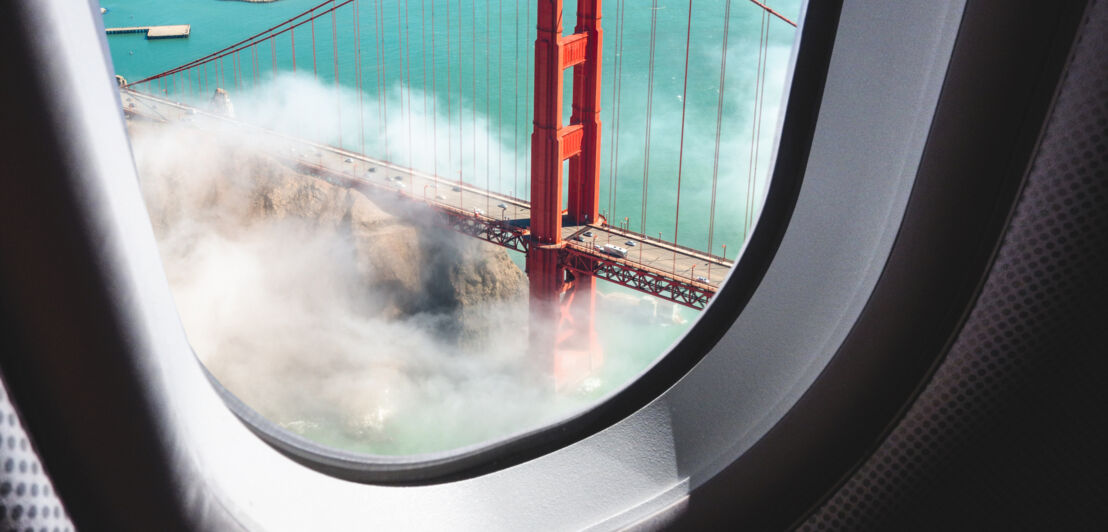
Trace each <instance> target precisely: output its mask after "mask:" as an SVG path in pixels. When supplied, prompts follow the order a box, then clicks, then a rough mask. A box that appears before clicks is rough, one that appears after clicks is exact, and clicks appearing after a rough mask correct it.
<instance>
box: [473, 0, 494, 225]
mask: <svg viewBox="0 0 1108 532" xmlns="http://www.w3.org/2000/svg"><path fill="white" fill-rule="evenodd" d="M476 5H477V3H476V2H474V9H476ZM491 21H492V13H491V12H490V11H489V6H488V2H486V3H485V116H489V115H490V113H489V91H490V89H491V88H492V87H491V86H490V85H489V78H490V75H489V55H491V54H490V51H489V45H490V42H489V41H490V39H489V34H490V32H491V31H492V29H491V28H490V27H489V23H490V22H491ZM473 38H474V39H476V38H477V29H476V28H474V31H473ZM474 48H476V46H475V47H474ZM476 52H477V50H476V49H475V50H474V53H476ZM476 79H477V76H474V83H475V84H476ZM473 127H475V128H476V127H477V118H476V113H475V114H474V119H473ZM491 134H492V127H491V124H486V125H485V214H488V213H490V212H492V209H491V205H492V199H491V196H489V186H490V181H491V180H490V178H489V172H490V171H491V170H492V165H491V164H489V155H490V151H489V144H490V141H491V140H492V139H491V138H490V135H491ZM475 146H476V145H475Z"/></svg>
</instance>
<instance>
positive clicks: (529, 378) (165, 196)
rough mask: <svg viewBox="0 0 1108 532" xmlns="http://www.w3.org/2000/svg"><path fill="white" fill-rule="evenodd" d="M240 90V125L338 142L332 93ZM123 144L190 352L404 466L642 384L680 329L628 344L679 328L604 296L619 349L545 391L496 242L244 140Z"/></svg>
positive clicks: (287, 409) (636, 302)
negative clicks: (635, 381) (597, 367)
mask: <svg viewBox="0 0 1108 532" xmlns="http://www.w3.org/2000/svg"><path fill="white" fill-rule="evenodd" d="M235 96H236V95H235V94H232V100H233V103H234V105H235V107H236V112H237V114H238V116H239V117H240V118H244V119H245V118H246V117H254V118H260V119H261V120H260V121H261V122H262V124H263V125H265V126H267V127H269V128H272V129H276V130H279V131H284V132H287V133H290V134H293V133H295V132H297V131H303V132H307V133H308V134H309V135H310V136H311V135H314V136H316V138H317V139H318V140H321V141H330V140H331V139H330V138H329V137H328V134H327V131H328V127H327V126H328V125H330V126H335V129H331V131H337V125H338V124H337V122H336V123H328V122H327V118H326V117H327V116H328V113H326V112H325V110H327V109H331V108H332V107H331V106H333V105H334V104H335V100H334V89H333V88H327V87H322V86H319V85H316V84H315V82H314V81H312V80H310V79H305V78H291V77H287V78H284V79H281V80H279V81H278V82H277V83H275V84H274V85H273V86H271V87H266V88H259V90H258V91H257V92H256V93H255V94H252V95H250V98H247V97H246V96H242V97H241V98H238V99H236V97H235ZM328 96H330V98H328ZM341 96H342V97H343V99H344V101H349V100H351V99H352V95H350V94H345V95H341ZM328 100H329V101H328ZM321 102H322V103H321ZM369 105H370V104H369V103H367V107H368V106H369ZM372 105H376V103H375V102H373V103H372ZM330 116H337V115H333V114H332V115H330ZM267 121H268V122H267ZM321 122H322V123H323V125H322V126H321V125H320V123H321ZM425 125H426V124H423V126H425ZM423 126H420V125H417V126H416V127H414V128H413V133H415V132H423V131H425V129H426V128H425V127H423ZM355 131H356V130H355ZM131 133H132V148H133V151H134V155H135V159H136V164H137V167H138V170H139V175H140V180H141V185H142V189H143V193H144V196H145V198H146V201H147V206H148V210H149V211H150V216H151V221H152V223H153V225H154V227H155V232H156V234H157V236H158V239H159V247H160V251H161V254H162V259H163V263H164V265H165V269H166V274H167V276H168V279H169V281H170V285H171V288H172V290H173V293H174V297H175V299H176V303H177V306H178V310H179V312H180V315H181V319H182V322H183V325H184V328H185V330H186V332H187V334H188V337H189V340H190V342H191V345H192V346H193V349H194V351H195V352H196V354H197V356H198V357H199V358H200V360H201V361H202V362H203V363H204V364H205V365H206V366H207V367H208V368H209V369H210V370H211V372H212V373H213V374H214V375H215V376H216V378H217V379H219V381H220V382H221V383H222V384H223V385H224V386H225V387H227V388H228V389H229V390H230V391H231V392H232V393H234V394H235V395H237V396H238V397H239V398H241V399H242V400H243V401H244V402H245V403H246V404H247V405H249V406H250V407H252V408H254V409H255V410H257V411H259V412H260V413H261V414H263V415H264V416H266V417H267V418H269V419H271V420H273V421H275V422H276V423H278V424H279V425H281V426H282V427H285V428H286V429H288V430H291V431H293V432H296V433H299V434H301V435H304V436H306V437H308V438H311V439H313V440H316V441H319V442H321V443H325V444H330V445H334V446H337V447H341V448H344V449H350V450H357V451H363V452H369V453H378V454H411V453H423V452H433V451H441V450H447V449H451V448H456V447H459V446H463V445H467V444H473V443H478V442H481V441H485V440H488V439H491V438H495V437H499V436H505V435H508V434H511V433H515V432H519V431H523V430H528V429H531V428H535V427H537V426H539V425H541V424H544V423H546V422H548V421H551V420H553V419H555V418H557V417H559V416H563V415H566V414H567V413H569V412H571V411H574V410H575V409H580V408H583V407H585V406H586V405H588V404H589V403H591V402H592V401H594V400H596V399H597V398H599V397H600V396H602V395H603V394H604V393H607V392H609V391H611V390H612V389H614V388H615V387H618V386H620V385H622V384H623V383H625V382H626V381H627V380H628V379H629V378H631V377H633V376H634V375H637V374H638V373H640V372H641V371H642V370H643V369H644V367H645V366H646V365H647V364H649V362H650V361H651V360H653V359H654V358H655V357H656V356H657V355H658V354H660V348H659V347H660V346H664V345H668V343H669V342H670V341H672V340H673V338H674V337H675V336H676V334H678V333H679V331H680V329H681V328H680V327H670V328H669V329H668V330H664V331H663V332H662V333H658V332H657V331H655V332H652V333H649V334H642V333H641V332H639V333H635V331H637V330H638V331H641V326H642V325H643V324H644V323H645V324H651V323H654V324H658V323H660V324H662V325H665V326H668V325H671V324H673V316H674V315H675V314H674V313H673V312H672V310H671V309H672V305H671V304H669V303H661V304H659V303H658V302H654V301H643V300H642V299H641V298H639V297H628V296H612V297H607V298H606V297H604V296H601V298H600V299H601V301H600V303H599V304H598V306H599V307H600V309H602V312H603V313H604V320H605V322H604V323H605V329H606V330H607V331H608V332H609V333H611V334H617V335H619V337H620V341H621V342H622V345H623V347H622V348H621V349H618V350H615V351H612V352H609V353H606V354H605V357H606V361H605V371H602V372H599V373H597V374H595V375H593V376H592V377H591V378H590V379H587V380H586V381H583V382H579V383H575V385H573V386H569V387H567V388H566V389H564V390H559V391H557V392H555V391H554V390H553V387H552V385H551V383H552V380H551V376H550V371H551V363H550V361H549V360H539V359H537V358H536V357H535V356H534V355H533V354H531V353H528V350H527V338H528V336H527V330H528V327H529V326H530V323H529V320H528V311H527V308H528V307H527V296H526V281H525V279H524V278H523V274H522V273H521V272H519V271H518V268H517V267H516V266H514V265H513V264H511V262H510V261H509V260H508V259H507V257H506V255H505V252H504V251H502V250H501V249H500V248H497V247H495V246H492V245H491V244H487V243H481V242H479V241H477V240H475V239H472V238H469V237H464V236H460V235H455V234H454V233H452V232H450V231H448V230H445V229H442V228H440V227H436V226H433V225H432V224H431V222H430V221H429V216H428V214H427V213H426V212H425V211H423V210H421V209H418V208H409V207H403V206H402V204H401V203H399V202H396V201H395V200H392V201H389V200H385V201H382V198H370V199H369V201H367V200H366V198H365V197H363V196H362V195H361V194H360V193H358V192H351V191H349V190H346V189H344V188H342V187H338V186H333V185H328V184H326V183H324V182H322V181H321V180H319V179H314V178H308V177H295V176H293V174H292V172H290V170H289V169H288V168H286V167H284V166H282V165H281V164H280V163H279V162H278V161H277V160H276V159H274V158H273V157H272V152H274V150H275V149H286V148H284V147H282V146H275V145H273V143H272V142H270V141H268V140H266V137H265V136H264V135H259V134H258V133H257V132H256V131H245V130H243V129H241V128H238V127H232V126H227V127H220V128H215V129H213V128H211V127H205V128H204V129H198V128H194V127H191V126H190V125H187V124H185V125H162V124H158V125H155V124H149V123H145V124H144V123H135V124H132V125H131ZM335 136H336V137H337V133H336V134H335ZM381 140H382V139H381V138H379V137H377V136H371V137H368V138H367V142H368V143H370V144H371V145H376V144H375V143H377V142H380V141H381ZM416 140H417V141H420V140H422V141H423V142H425V143H426V142H429V141H428V139H416ZM425 145H426V144H425ZM497 148H498V149H499V150H503V151H504V152H503V153H499V154H498V155H499V156H502V157H503V158H504V160H509V159H513V158H515V157H517V154H514V153H511V152H509V151H507V148H504V147H503V146H497ZM459 272H460V273H459ZM494 274H495V275H499V276H501V277H500V278H498V279H493V278H491V276H493V275H494ZM509 274H511V275H509ZM513 275H514V276H515V277H513ZM451 276H454V277H451ZM451 279H454V283H453V284H452V283H451ZM513 279H514V280H513ZM521 279H522V281H520V280H521ZM513 282H514V283H515V284H512V283H513ZM498 283H499V284H498ZM462 285H464V286H465V287H467V288H466V290H469V291H470V292H468V294H469V295H470V297H463V296H459V295H458V294H457V292H458V290H455V289H456V288H457V286H462ZM513 286H515V287H516V289H512V287H513ZM459 290H460V289H459ZM460 300H465V303H466V304H459V303H458V302H459V301H460ZM659 334H661V335H662V336H659ZM659 341H660V342H661V343H659ZM634 343H638V344H639V345H632V344H634Z"/></svg>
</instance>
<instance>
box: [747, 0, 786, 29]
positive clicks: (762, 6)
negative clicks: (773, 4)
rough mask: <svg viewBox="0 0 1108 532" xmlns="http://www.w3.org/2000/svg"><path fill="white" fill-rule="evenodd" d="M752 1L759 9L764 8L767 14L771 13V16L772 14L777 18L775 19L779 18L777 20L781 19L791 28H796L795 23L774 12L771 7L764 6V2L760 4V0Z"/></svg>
mask: <svg viewBox="0 0 1108 532" xmlns="http://www.w3.org/2000/svg"><path fill="white" fill-rule="evenodd" d="M750 1H751V2H753V3H754V4H756V5H757V6H758V7H760V8H762V9H763V10H764V11H765V12H767V13H769V14H771V15H773V16H775V17H777V18H779V19H781V20H783V21H785V22H786V23H788V24H789V25H790V26H792V27H794V28H795V27H796V23H795V22H793V21H791V20H789V19H787V18H785V16H784V15H782V14H781V13H778V12H776V11H774V10H773V9H770V7H769V6H767V5H765V4H763V3H762V2H759V1H758V0H750Z"/></svg>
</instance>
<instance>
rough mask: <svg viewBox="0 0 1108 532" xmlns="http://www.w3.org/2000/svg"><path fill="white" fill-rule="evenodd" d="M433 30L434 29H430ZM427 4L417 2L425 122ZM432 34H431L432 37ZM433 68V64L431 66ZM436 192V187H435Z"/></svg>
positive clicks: (424, 117) (425, 117) (426, 95)
mask: <svg viewBox="0 0 1108 532" xmlns="http://www.w3.org/2000/svg"><path fill="white" fill-rule="evenodd" d="M431 29H432V30H434V27H433V26H432V28H431ZM426 30H427V3H426V0H419V77H420V78H421V81H422V83H423V119H424V120H425V121H426V120H427V107H428V103H429V102H428V101H427V98H428V94H427V31H426ZM433 34H434V33H433V32H432V35H433ZM431 53H435V52H434V47H432V48H431ZM431 66H432V67H434V66H435V65H434V63H432V64H431ZM432 154H433V155H432V157H437V156H438V153H437V152H432ZM435 190H436V191H437V190H438V187H435Z"/></svg>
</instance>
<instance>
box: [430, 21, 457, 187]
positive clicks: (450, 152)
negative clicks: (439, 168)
mask: <svg viewBox="0 0 1108 532" xmlns="http://www.w3.org/2000/svg"><path fill="white" fill-rule="evenodd" d="M431 12H432V13H433V12H434V0H432V1H431ZM432 17H433V14H432ZM431 25H432V28H431V30H432V31H431V35H432V37H431V38H432V39H434V24H431ZM452 28H453V27H451V25H450V2H449V1H448V2H447V61H444V62H445V63H447V172H448V173H453V170H454V141H453V140H452V139H450V135H451V133H452V132H453V131H454V129H453V120H454V111H453V109H451V108H452V104H451V102H452V99H453V94H454V91H453V90H452V86H451V85H452V84H453V74H452V73H451V70H452V69H451V68H450V65H451V62H452V61H453V58H454V55H453V54H452V53H451V51H450V47H451V44H452V43H453V39H451V37H450V33H451V31H450V30H451V29H452ZM431 71H432V72H433V71H434V69H432V70H431ZM448 177H449V176H448Z"/></svg>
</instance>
